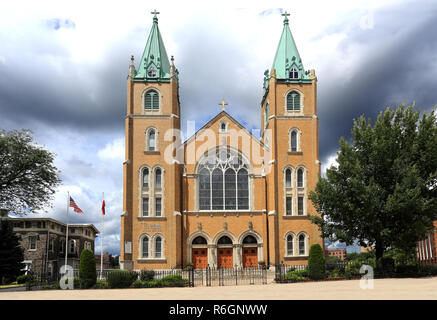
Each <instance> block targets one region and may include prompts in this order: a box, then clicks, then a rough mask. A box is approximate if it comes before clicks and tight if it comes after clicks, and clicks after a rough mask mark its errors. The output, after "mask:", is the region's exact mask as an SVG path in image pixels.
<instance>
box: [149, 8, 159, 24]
mask: <svg viewBox="0 0 437 320" xmlns="http://www.w3.org/2000/svg"><path fill="white" fill-rule="evenodd" d="M150 13H151V14H153V15H154V16H153V22H154V23H158V17H157V16H156V15H157V14H159V12H158V11H156V9H155V10H153V11H152V12H150Z"/></svg>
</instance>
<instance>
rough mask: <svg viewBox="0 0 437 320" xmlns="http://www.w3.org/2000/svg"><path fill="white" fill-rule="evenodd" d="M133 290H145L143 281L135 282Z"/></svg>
mask: <svg viewBox="0 0 437 320" xmlns="http://www.w3.org/2000/svg"><path fill="white" fill-rule="evenodd" d="M131 287H132V288H143V287H144V282H143V281H141V280H135V281H134V282H133V283H132V284H131Z"/></svg>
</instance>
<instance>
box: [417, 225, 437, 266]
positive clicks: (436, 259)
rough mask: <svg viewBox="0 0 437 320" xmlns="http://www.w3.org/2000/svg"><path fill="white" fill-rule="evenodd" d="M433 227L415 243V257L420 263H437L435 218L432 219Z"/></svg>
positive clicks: (436, 227)
mask: <svg viewBox="0 0 437 320" xmlns="http://www.w3.org/2000/svg"><path fill="white" fill-rule="evenodd" d="M434 228H435V229H434V230H433V231H432V232H431V233H429V234H428V235H427V236H426V238H425V239H424V240H422V241H419V243H418V244H417V247H416V257H417V260H418V261H419V262H421V263H425V264H437V220H436V221H434Z"/></svg>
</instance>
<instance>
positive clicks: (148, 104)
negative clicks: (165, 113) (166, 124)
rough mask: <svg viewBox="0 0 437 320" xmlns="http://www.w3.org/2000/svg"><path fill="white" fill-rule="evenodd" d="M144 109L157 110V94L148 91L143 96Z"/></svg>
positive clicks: (153, 91)
mask: <svg viewBox="0 0 437 320" xmlns="http://www.w3.org/2000/svg"><path fill="white" fill-rule="evenodd" d="M144 109H145V110H146V111H156V110H159V94H158V92H156V91H155V90H149V91H147V92H146V94H145V95H144Z"/></svg>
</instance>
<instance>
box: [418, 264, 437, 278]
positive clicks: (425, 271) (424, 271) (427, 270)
mask: <svg viewBox="0 0 437 320" xmlns="http://www.w3.org/2000/svg"><path fill="white" fill-rule="evenodd" d="M418 269H419V270H418V271H419V275H420V276H425V277H426V276H435V275H437V266H434V265H422V266H420V267H419V268H418Z"/></svg>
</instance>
